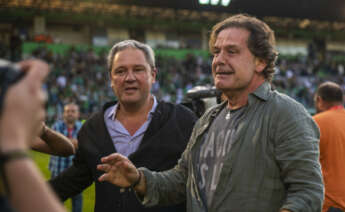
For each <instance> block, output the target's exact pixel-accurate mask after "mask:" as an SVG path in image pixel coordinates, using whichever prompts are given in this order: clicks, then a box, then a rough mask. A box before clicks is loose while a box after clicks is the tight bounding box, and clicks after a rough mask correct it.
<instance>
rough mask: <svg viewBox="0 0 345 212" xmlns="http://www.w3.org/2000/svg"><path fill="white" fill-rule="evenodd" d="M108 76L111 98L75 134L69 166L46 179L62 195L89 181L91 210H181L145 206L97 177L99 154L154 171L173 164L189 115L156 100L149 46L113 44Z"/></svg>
mask: <svg viewBox="0 0 345 212" xmlns="http://www.w3.org/2000/svg"><path fill="white" fill-rule="evenodd" d="M108 70H109V73H108V77H109V78H110V84H111V88H112V89H113V92H114V94H115V96H116V98H117V100H118V101H117V102H109V103H107V104H105V105H104V107H103V109H102V110H101V111H99V112H97V113H96V114H93V115H92V116H91V117H90V118H89V119H88V120H87V121H86V122H85V123H84V125H83V127H82V128H81V130H80V132H79V134H78V149H77V153H76V156H75V158H74V161H73V165H72V166H71V167H70V168H68V169H67V170H65V171H64V172H63V173H61V174H60V175H58V176H57V177H55V178H53V179H52V180H51V181H50V182H51V185H52V187H53V189H54V190H55V191H56V192H57V194H58V195H59V197H60V198H61V199H62V200H66V199H67V198H69V197H71V196H74V195H76V194H78V193H80V192H81V191H83V190H84V189H86V188H87V187H88V186H90V185H91V184H92V183H93V182H95V193H96V195H95V197H96V200H95V209H94V211H95V212H104V211H113V212H129V211H140V212H176V211H179V212H183V211H185V210H186V205H185V204H184V203H183V202H180V204H178V205H177V204H175V205H171V206H168V207H167V206H157V207H153V208H145V207H143V206H142V205H141V204H140V202H139V201H138V200H137V198H136V195H135V193H134V192H133V189H132V187H134V186H135V185H134V184H133V185H132V187H130V186H128V187H126V188H120V187H118V186H114V185H112V184H110V183H107V182H99V181H98V180H97V179H98V177H100V176H101V175H102V172H101V171H98V170H97V169H96V166H97V164H99V162H100V159H101V158H102V157H104V156H106V155H109V154H111V153H114V152H117V153H119V154H122V155H125V156H126V157H128V158H129V159H130V160H131V161H132V162H133V163H134V164H136V165H137V166H147V167H149V168H150V169H152V170H155V171H163V170H168V169H170V168H172V167H174V166H175V165H176V163H177V160H178V159H179V158H180V156H181V153H182V152H183V150H184V149H185V148H186V144H187V142H188V139H189V137H190V135H191V132H192V129H193V126H194V123H195V121H196V119H197V117H196V116H195V114H194V113H193V112H192V111H190V110H189V109H188V108H186V107H184V106H183V105H175V104H172V103H167V102H163V101H159V100H158V99H157V98H156V97H155V96H153V95H152V94H151V88H152V85H153V83H155V81H156V74H157V69H156V66H155V57H154V52H153V50H152V48H151V47H150V46H148V45H146V44H144V43H140V42H138V41H135V40H125V41H122V42H119V43H116V44H115V45H114V46H113V47H112V49H111V50H110V52H109V56H108Z"/></svg>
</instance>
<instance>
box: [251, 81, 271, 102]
mask: <svg viewBox="0 0 345 212" xmlns="http://www.w3.org/2000/svg"><path fill="white" fill-rule="evenodd" d="M270 91H271V84H270V83H269V82H267V81H265V82H264V83H262V84H261V85H260V86H259V87H258V88H257V89H256V90H255V91H254V92H252V93H251V95H254V96H256V97H258V98H260V99H262V100H264V101H267V99H268V97H269V95H270Z"/></svg>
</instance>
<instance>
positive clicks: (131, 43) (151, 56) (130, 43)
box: [107, 40, 156, 72]
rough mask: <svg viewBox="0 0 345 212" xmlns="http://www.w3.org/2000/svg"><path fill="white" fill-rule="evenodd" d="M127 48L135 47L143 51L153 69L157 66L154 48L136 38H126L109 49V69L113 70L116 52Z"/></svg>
mask: <svg viewBox="0 0 345 212" xmlns="http://www.w3.org/2000/svg"><path fill="white" fill-rule="evenodd" d="M127 48H134V49H138V50H140V51H142V52H143V53H144V55H145V58H146V61H147V63H148V64H149V65H150V66H151V68H152V70H153V69H155V68H156V65H155V53H154V52H153V50H152V48H151V47H150V46H149V45H147V44H144V43H141V42H139V41H136V40H124V41H121V42H119V43H116V44H115V45H114V46H113V47H112V48H111V50H110V51H109V54H108V59H107V63H108V71H109V72H111V70H112V68H113V62H114V57H115V55H116V53H118V52H120V51H122V50H125V49H127Z"/></svg>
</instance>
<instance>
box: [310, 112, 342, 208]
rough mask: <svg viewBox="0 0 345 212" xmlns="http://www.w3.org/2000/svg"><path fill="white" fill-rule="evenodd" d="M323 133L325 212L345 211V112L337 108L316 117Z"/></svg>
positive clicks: (321, 138)
mask: <svg viewBox="0 0 345 212" xmlns="http://www.w3.org/2000/svg"><path fill="white" fill-rule="evenodd" d="M313 118H314V120H315V121H316V123H317V124H318V126H319V128H320V132H321V136H320V163H321V166H322V174H323V180H324V184H325V201H324V207H323V210H322V211H323V212H325V211H327V210H328V208H329V207H330V206H333V207H336V208H340V209H342V210H345V110H344V108H343V107H340V108H339V107H336V108H334V109H330V110H327V111H324V112H322V113H319V114H317V115H315V116H314V117H313Z"/></svg>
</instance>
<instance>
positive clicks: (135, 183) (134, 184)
mask: <svg viewBox="0 0 345 212" xmlns="http://www.w3.org/2000/svg"><path fill="white" fill-rule="evenodd" d="M138 172H139V177H138V179H137V180H136V181H135V182H134V183H133V184H132V185H131V186H130V187H131V188H133V189H134V188H135V186H137V185H138V184H139V183H140V180H141V175H142V173H141V171H140V170H138Z"/></svg>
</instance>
